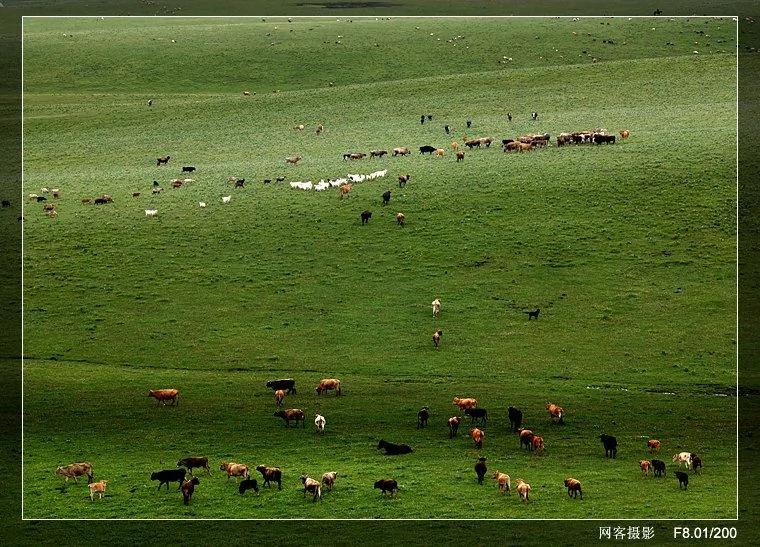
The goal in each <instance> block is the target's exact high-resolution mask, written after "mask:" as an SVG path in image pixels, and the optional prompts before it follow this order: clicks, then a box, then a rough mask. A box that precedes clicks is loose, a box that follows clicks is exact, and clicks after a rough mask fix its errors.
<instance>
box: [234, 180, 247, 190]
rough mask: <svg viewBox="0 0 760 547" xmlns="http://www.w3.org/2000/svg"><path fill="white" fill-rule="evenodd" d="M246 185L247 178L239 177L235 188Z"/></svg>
mask: <svg viewBox="0 0 760 547" xmlns="http://www.w3.org/2000/svg"><path fill="white" fill-rule="evenodd" d="M244 185H245V179H237V180H236V181H235V188H243V187H244Z"/></svg>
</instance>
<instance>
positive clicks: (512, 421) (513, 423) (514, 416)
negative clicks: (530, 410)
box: [507, 406, 523, 432]
mask: <svg viewBox="0 0 760 547" xmlns="http://www.w3.org/2000/svg"><path fill="white" fill-rule="evenodd" d="M507 412H508V414H509V427H510V429H511V430H512V431H514V432H517V430H518V429H520V426H521V425H522V418H523V414H522V411H521V410H519V409H517V408H515V407H513V406H510V407H509V410H508V411H507Z"/></svg>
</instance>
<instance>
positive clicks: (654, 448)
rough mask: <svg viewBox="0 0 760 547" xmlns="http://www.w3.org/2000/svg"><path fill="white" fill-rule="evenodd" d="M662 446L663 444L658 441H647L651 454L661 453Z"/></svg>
mask: <svg viewBox="0 0 760 547" xmlns="http://www.w3.org/2000/svg"><path fill="white" fill-rule="evenodd" d="M660 445H661V443H660V441H658V440H657V439H649V440H648V441H647V449H648V450H649V453H650V454H654V453H655V452H659V451H660Z"/></svg>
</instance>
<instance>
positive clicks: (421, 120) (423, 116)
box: [420, 114, 425, 124]
mask: <svg viewBox="0 0 760 547" xmlns="http://www.w3.org/2000/svg"><path fill="white" fill-rule="evenodd" d="M420 123H421V124H424V123H425V115H424V114H423V115H422V116H420Z"/></svg>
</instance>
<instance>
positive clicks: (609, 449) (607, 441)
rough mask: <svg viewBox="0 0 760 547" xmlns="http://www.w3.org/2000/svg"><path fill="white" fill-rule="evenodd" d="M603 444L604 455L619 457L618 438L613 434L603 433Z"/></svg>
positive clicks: (606, 456) (600, 437) (601, 437)
mask: <svg viewBox="0 0 760 547" xmlns="http://www.w3.org/2000/svg"><path fill="white" fill-rule="evenodd" d="M599 439H601V441H602V444H604V457H605V458H617V439H616V438H615V437H612V436H611V435H605V434H604V433H602V434H601V435H599Z"/></svg>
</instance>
